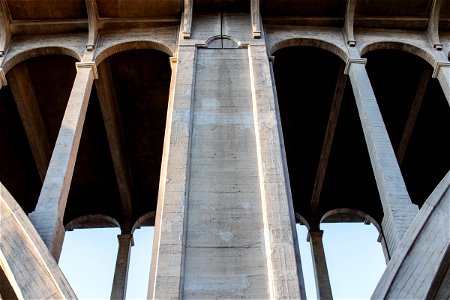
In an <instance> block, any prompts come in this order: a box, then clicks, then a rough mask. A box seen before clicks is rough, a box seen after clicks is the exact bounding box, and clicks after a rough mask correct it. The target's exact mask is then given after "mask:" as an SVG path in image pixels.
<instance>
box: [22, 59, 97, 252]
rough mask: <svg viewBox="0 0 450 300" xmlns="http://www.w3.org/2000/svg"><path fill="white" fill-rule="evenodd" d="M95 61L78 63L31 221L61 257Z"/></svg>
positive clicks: (94, 71) (50, 248)
mask: <svg viewBox="0 0 450 300" xmlns="http://www.w3.org/2000/svg"><path fill="white" fill-rule="evenodd" d="M95 77H97V73H96V69H95V64H94V63H77V75H76V77H75V82H74V84H73V88H72V92H71V93H70V97H69V101H68V103H67V108H66V111H65V113H64V117H63V120H62V123H61V128H60V130H59V133H58V138H57V140H56V145H55V148H54V150H53V154H52V158H51V160H50V164H49V167H48V170H47V174H46V176H45V180H44V184H43V186H42V190H41V194H40V195H39V199H38V203H37V205H36V209H35V211H34V212H32V213H31V214H29V218H30V220H31V222H32V223H33V224H34V226H35V227H36V230H37V231H38V232H39V234H40V235H41V237H42V240H43V241H44V243H45V244H46V245H47V247H48V249H49V250H50V252H51V253H52V255H53V257H54V258H55V259H56V260H58V259H59V256H60V254H61V248H62V244H63V240H64V233H65V229H64V226H63V223H62V221H63V217H64V212H65V209H66V204H67V198H68V196H69V190H70V184H71V181H72V176H73V171H74V168H75V161H76V159H77V153H78V147H79V145H80V139H81V134H82V132H83V125H84V120H85V118H86V111H87V106H88V103H89V97H90V94H91V89H92V84H93V81H94V78H95Z"/></svg>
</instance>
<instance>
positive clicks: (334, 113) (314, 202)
mask: <svg viewBox="0 0 450 300" xmlns="http://www.w3.org/2000/svg"><path fill="white" fill-rule="evenodd" d="M344 68H345V65H344V64H342V65H341V68H340V70H339V75H338V79H337V82H336V88H335V91H334V97H333V103H332V104H331V112H330V116H329V118H328V124H327V129H326V131H325V138H324V140H323V145H322V152H321V153H320V160H319V167H318V168H317V174H316V181H315V183H314V189H313V193H312V197H311V209H312V210H313V211H314V210H316V209H317V207H318V205H319V200H320V194H321V192H322V185H323V181H324V179H325V172H326V170H327V165H328V160H329V158H330V152H331V146H332V145H333V138H334V133H335V131H336V124H337V120H338V117H339V111H340V110H341V104H342V99H343V98H344V92H345V86H346V84H347V78H348V76H347V75H346V74H345V73H344Z"/></svg>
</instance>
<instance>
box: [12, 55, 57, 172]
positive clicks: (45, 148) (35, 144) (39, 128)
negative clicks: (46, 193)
mask: <svg viewBox="0 0 450 300" xmlns="http://www.w3.org/2000/svg"><path fill="white" fill-rule="evenodd" d="M7 80H8V82H9V85H10V87H11V91H12V94H13V96H14V100H15V102H16V106H17V110H18V111H19V115H20V119H21V120H22V124H23V127H24V128H25V133H26V135H27V138H28V143H29V144H30V147H31V152H32V153H33V157H34V161H35V163H36V167H37V170H38V172H39V176H40V178H41V181H44V178H45V173H46V172H47V167H48V163H49V161H50V157H51V155H52V148H51V143H50V139H49V137H48V132H47V127H46V126H45V123H44V120H43V118H42V114H41V111H40V108H39V104H38V100H37V98H36V94H35V92H34V87H33V83H32V82H31V78H30V74H29V72H28V67H27V65H26V64H25V63H21V64H18V65H16V66H15V67H14V68H12V69H11V70H10V71H9V72H8V74H7Z"/></svg>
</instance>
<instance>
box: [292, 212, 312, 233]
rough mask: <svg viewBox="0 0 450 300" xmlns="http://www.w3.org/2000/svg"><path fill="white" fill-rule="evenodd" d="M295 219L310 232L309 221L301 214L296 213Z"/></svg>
mask: <svg viewBox="0 0 450 300" xmlns="http://www.w3.org/2000/svg"><path fill="white" fill-rule="evenodd" d="M295 219H296V220H299V221H300V224H302V225H305V226H306V228H308V230H310V228H311V227H310V226H309V223H308V220H306V218H305V217H303V216H302V215H301V214H299V213H298V212H296V213H295Z"/></svg>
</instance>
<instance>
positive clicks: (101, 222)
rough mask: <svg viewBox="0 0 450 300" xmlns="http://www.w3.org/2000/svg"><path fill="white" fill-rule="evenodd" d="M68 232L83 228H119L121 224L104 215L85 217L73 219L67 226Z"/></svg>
mask: <svg viewBox="0 0 450 300" xmlns="http://www.w3.org/2000/svg"><path fill="white" fill-rule="evenodd" d="M64 227H65V229H66V230H69V231H70V230H74V229H81V228H102V227H119V228H120V224H119V222H117V221H116V219H114V218H112V217H110V216H107V215H102V214H94V215H84V216H81V217H78V218H75V219H73V220H72V221H70V222H69V223H67V224H66V225H65V226H64Z"/></svg>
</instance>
